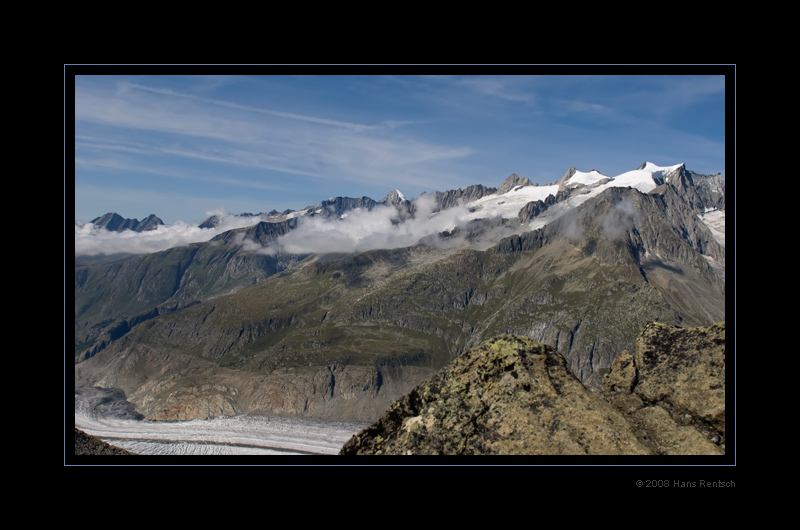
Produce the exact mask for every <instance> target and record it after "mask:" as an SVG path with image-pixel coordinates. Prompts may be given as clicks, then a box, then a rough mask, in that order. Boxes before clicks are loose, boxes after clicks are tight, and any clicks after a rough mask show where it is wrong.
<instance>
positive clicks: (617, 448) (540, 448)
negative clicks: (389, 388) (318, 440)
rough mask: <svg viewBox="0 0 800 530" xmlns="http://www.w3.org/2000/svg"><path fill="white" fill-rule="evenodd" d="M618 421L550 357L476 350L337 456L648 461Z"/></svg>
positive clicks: (521, 343) (502, 340)
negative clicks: (636, 457) (638, 457)
mask: <svg viewBox="0 0 800 530" xmlns="http://www.w3.org/2000/svg"><path fill="white" fill-rule="evenodd" d="M649 453H651V450H650V448H649V447H647V446H646V445H645V444H644V443H642V442H641V441H640V440H639V438H638V436H637V434H636V432H635V431H634V430H633V429H632V427H631V425H630V424H629V423H628V422H627V421H626V420H625V417H624V415H623V414H622V413H621V412H620V411H619V410H617V409H616V408H615V407H613V406H611V405H610V404H609V403H607V402H606V401H605V400H604V399H603V398H602V396H601V395H600V394H597V393H594V392H591V391H589V390H587V389H586V388H585V387H584V386H583V385H582V384H581V382H580V381H579V380H578V379H577V378H576V377H575V376H574V375H573V374H572V372H570V371H569V369H568V368H567V365H566V362H565V360H564V358H563V357H562V356H561V354H559V353H558V352H557V351H556V350H555V349H553V348H551V347H549V346H546V345H543V344H539V343H536V342H533V341H531V340H530V339H527V338H525V337H518V336H509V335H504V336H501V337H498V338H495V339H491V340H489V341H487V342H484V343H483V344H482V345H481V346H479V347H477V348H474V349H472V350H470V351H468V352H466V353H464V354H463V355H462V356H461V357H459V358H458V359H456V360H455V361H454V362H453V363H451V364H450V365H448V366H447V367H446V368H444V369H443V370H442V371H441V372H439V373H438V374H437V375H436V376H435V377H434V378H432V379H431V380H429V381H427V382H426V383H423V384H422V385H419V386H418V387H417V388H415V389H414V390H413V391H412V392H410V393H409V394H406V395H405V396H404V397H403V398H402V399H400V400H398V401H397V402H395V403H394V404H393V405H392V407H391V408H390V409H389V410H388V411H387V412H386V413H385V414H384V415H383V416H382V417H381V418H380V420H379V421H378V422H377V423H376V424H374V425H373V426H371V427H369V428H367V429H365V430H363V431H361V432H360V433H358V434H356V435H355V436H354V437H353V438H352V439H351V440H350V441H348V442H347V443H346V444H345V445H344V447H343V448H342V451H341V454H443V455H451V454H452V455H461V454H565V455H566V454H649Z"/></svg>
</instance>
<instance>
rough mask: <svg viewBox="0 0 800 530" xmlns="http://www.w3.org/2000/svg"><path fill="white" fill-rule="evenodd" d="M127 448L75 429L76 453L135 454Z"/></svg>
mask: <svg viewBox="0 0 800 530" xmlns="http://www.w3.org/2000/svg"><path fill="white" fill-rule="evenodd" d="M135 454H136V453H131V452H130V451H126V450H125V449H121V448H119V447H116V446H114V445H111V444H107V443H106V442H104V441H103V440H101V439H100V438H95V437H94V436H92V435H90V434H86V433H85V432H83V431H82V430H80V429H78V428H76V429H75V455H135Z"/></svg>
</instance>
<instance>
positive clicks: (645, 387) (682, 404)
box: [603, 322, 725, 454]
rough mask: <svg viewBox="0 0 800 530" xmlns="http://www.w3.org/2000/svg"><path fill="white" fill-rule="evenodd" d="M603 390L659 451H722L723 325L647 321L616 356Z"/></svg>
mask: <svg viewBox="0 0 800 530" xmlns="http://www.w3.org/2000/svg"><path fill="white" fill-rule="evenodd" d="M603 389H604V393H605V395H606V397H607V399H608V401H609V402H610V403H612V404H614V405H615V406H617V407H618V408H619V409H620V410H623V411H624V412H625V413H626V414H627V415H629V416H630V417H631V419H632V421H633V422H634V423H635V424H636V425H637V427H638V429H639V430H640V431H642V432H644V433H646V435H647V438H648V440H649V442H650V444H651V445H652V446H654V449H656V450H657V451H658V452H661V453H667V454H673V453H681V452H710V453H713V452H714V451H715V450H720V451H724V449H725V323H724V322H723V323H720V324H715V325H713V326H708V327H700V328H692V329H682V328H675V327H669V326H665V325H663V324H659V323H652V324H650V325H648V326H647V327H646V328H645V329H644V331H643V332H642V334H641V335H640V336H639V338H638V339H637V341H636V349H635V352H634V353H633V354H630V353H629V352H627V351H625V352H623V353H622V354H620V355H618V356H617V358H616V359H614V363H613V364H612V366H611V371H610V372H609V373H608V374H607V375H606V377H605V378H604V380H603ZM670 420H671V421H670Z"/></svg>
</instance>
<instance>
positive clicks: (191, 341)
mask: <svg viewBox="0 0 800 530" xmlns="http://www.w3.org/2000/svg"><path fill="white" fill-rule="evenodd" d="M109 215H111V214H109ZM111 216H112V217H113V215H111ZM104 217H108V215H107V216H104ZM151 217H154V216H151ZM243 217H247V218H250V217H252V219H253V221H254V222H253V224H252V225H249V226H246V227H242V228H236V229H232V230H227V231H224V232H221V233H219V234H217V235H216V236H214V237H213V238H211V239H209V240H208V241H205V242H198V243H191V244H186V245H182V246H176V247H173V248H169V249H167V250H164V251H160V252H153V253H149V254H143V255H113V256H107V257H105V258H95V259H93V260H82V259H81V258H80V257H78V256H76V267H75V351H74V363H75V385H76V387H77V386H101V387H106V388H117V389H120V390H121V391H123V392H124V393H125V395H126V396H127V398H128V399H129V400H130V401H131V403H133V404H134V406H135V408H136V410H137V412H138V413H140V414H142V415H143V416H144V417H145V418H148V419H162V420H177V419H193V418H210V417H214V416H219V415H234V414H241V413H260V414H274V415H289V416H291V415H297V416H309V417H318V418H336V419H349V420H368V421H374V420H376V419H377V418H378V417H379V416H380V415H381V414H382V413H383V412H384V411H385V410H386V409H387V407H389V406H390V405H391V404H392V403H393V401H394V400H395V399H396V398H398V397H399V396H401V395H403V394H405V393H406V392H409V391H410V390H411V389H413V388H414V387H415V386H417V385H418V384H419V383H420V382H422V381H424V380H426V379H427V378H430V377H432V376H433V374H435V373H437V372H438V371H439V370H440V369H442V368H443V367H445V366H447V365H448V364H449V363H451V362H452V361H453V360H455V359H456V358H458V357H459V356H460V355H461V354H462V353H463V352H465V351H467V350H469V349H471V348H474V347H476V346H478V345H479V344H480V343H481V342H483V341H484V340H487V339H489V338H491V337H494V336H498V335H502V334H514V335H518V336H522V337H527V338H529V339H532V340H535V341H538V342H540V343H544V344H548V345H550V346H552V347H553V348H554V349H555V350H556V351H558V352H559V354H560V355H562V356H563V357H564V359H565V362H566V364H567V366H568V369H569V370H570V372H571V373H572V374H574V376H575V377H576V378H577V379H578V380H579V381H580V382H582V383H583V384H584V385H585V386H586V387H587V388H590V389H594V390H599V389H600V388H601V386H602V381H603V377H604V376H605V375H606V374H607V373H608V372H609V370H610V368H611V366H612V362H613V361H614V359H615V358H616V357H617V356H618V355H619V354H620V353H621V352H622V351H624V350H626V349H627V350H632V348H633V344H634V342H635V340H636V337H637V336H638V335H639V333H640V332H641V331H642V329H644V328H645V326H646V324H647V323H648V322H652V321H658V322H662V323H664V324H668V325H679V326H707V325H711V324H713V323H716V322H721V321H724V320H725V244H724V243H725V238H724V232H725V229H724V226H725V180H724V178H723V177H721V176H720V175H699V174H696V173H694V172H692V171H689V170H687V169H686V168H685V166H684V165H683V164H678V165H673V166H666V167H662V166H656V165H654V164H651V163H645V164H642V165H641V166H640V167H639V168H637V169H635V170H632V171H629V172H627V173H624V174H622V175H618V176H615V177H607V176H605V175H602V174H601V173H600V172H598V171H596V170H592V171H589V172H582V171H578V170H577V169H575V168H574V167H573V168H570V169H569V170H568V171H567V172H566V173H565V174H564V176H563V177H562V178H561V179H559V180H558V181H556V182H553V183H552V184H548V185H542V186H537V185H533V184H531V182H530V180H528V179H526V178H524V177H519V176H518V175H511V176H509V177H508V178H507V179H506V180H505V182H503V183H501V185H500V186H499V188H492V187H486V186H484V185H481V184H476V185H473V186H469V187H467V188H466V189H457V190H448V191H444V192H435V193H432V194H423V195H421V196H419V197H417V198H415V199H407V198H406V197H405V196H403V195H402V193H400V192H399V191H397V190H393V191H392V192H391V193H389V194H388V195H387V196H386V197H385V198H384V199H382V200H380V201H375V200H373V199H370V198H369V197H361V198H347V197H336V198H330V199H328V200H325V201H321V202H320V203H319V204H317V205H313V206H309V207H306V208H304V209H302V210H299V211H292V210H287V211H284V212H282V213H279V212H274V211H273V212H270V213H269V214H259V215H256V216H251V215H249V214H248V215H246V216H244V214H243ZM148 219H149V218H148ZM123 221H124V220H123ZM137 223H138V222H137ZM215 223H216V224H215ZM123 224H124V223H123ZM204 224H205V226H206V227H213V226H218V224H219V219H217V221H215V220H213V219H209V220H207V221H205V222H204ZM117 226H120V224H119V223H117ZM137 226H138V224H137ZM201 226H203V225H201Z"/></svg>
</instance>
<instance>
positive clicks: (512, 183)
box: [497, 173, 533, 195]
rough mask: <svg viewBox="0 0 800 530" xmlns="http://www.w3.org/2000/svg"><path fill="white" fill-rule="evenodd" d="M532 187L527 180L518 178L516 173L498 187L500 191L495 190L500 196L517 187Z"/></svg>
mask: <svg viewBox="0 0 800 530" xmlns="http://www.w3.org/2000/svg"><path fill="white" fill-rule="evenodd" d="M532 185H533V183H532V182H531V181H530V179H529V178H527V177H520V176H519V175H517V174H516V173H512V174H511V175H509V176H508V177H507V178H506V180H504V181H503V183H502V184H501V185H500V189H498V190H497V194H498V195H502V194H504V193H507V192H509V191H511V190H513V189H514V188H518V187H521V186H532Z"/></svg>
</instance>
